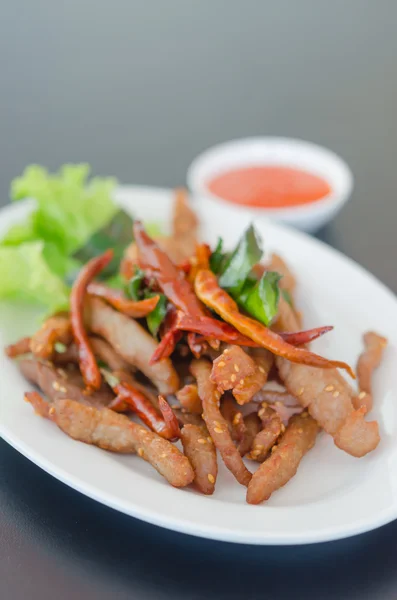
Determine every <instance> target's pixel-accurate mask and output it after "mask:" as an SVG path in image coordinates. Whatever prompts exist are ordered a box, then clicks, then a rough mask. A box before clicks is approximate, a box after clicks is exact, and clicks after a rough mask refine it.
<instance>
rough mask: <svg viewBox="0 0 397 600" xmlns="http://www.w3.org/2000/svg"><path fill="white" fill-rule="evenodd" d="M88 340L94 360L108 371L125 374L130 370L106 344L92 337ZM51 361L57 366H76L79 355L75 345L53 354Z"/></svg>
mask: <svg viewBox="0 0 397 600" xmlns="http://www.w3.org/2000/svg"><path fill="white" fill-rule="evenodd" d="M89 340H90V344H91V347H92V350H93V352H94V354H95V356H96V358H97V359H99V360H101V361H102V362H104V363H105V364H106V365H107V366H108V367H109V369H111V370H112V371H127V372H128V371H129V370H131V365H129V364H128V363H127V361H125V360H124V359H123V358H122V357H121V356H119V355H118V354H117V352H116V351H115V350H114V349H113V348H112V346H111V345H110V344H108V342H106V341H105V340H102V339H101V338H99V337H94V336H89ZM52 360H53V362H54V363H55V364H57V365H67V364H68V363H74V364H78V362H79V353H78V349H77V346H76V344H70V346H68V347H67V348H66V350H65V351H64V352H54V356H53V358H52Z"/></svg>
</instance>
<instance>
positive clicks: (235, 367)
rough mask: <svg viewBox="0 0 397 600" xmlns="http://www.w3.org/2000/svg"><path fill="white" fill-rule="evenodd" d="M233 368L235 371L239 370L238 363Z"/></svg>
mask: <svg viewBox="0 0 397 600" xmlns="http://www.w3.org/2000/svg"><path fill="white" fill-rule="evenodd" d="M234 370H235V371H236V373H238V372H239V370H240V367H239V366H238V365H234Z"/></svg>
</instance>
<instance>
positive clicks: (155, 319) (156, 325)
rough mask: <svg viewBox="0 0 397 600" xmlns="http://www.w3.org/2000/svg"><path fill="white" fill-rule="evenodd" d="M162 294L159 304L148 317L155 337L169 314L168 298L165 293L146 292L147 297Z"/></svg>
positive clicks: (149, 326)
mask: <svg viewBox="0 0 397 600" xmlns="http://www.w3.org/2000/svg"><path fill="white" fill-rule="evenodd" d="M157 295H159V296H160V299H159V301H158V302H157V306H156V308H155V309H154V310H152V312H151V313H149V314H148V316H147V317H146V323H147V326H148V328H149V331H150V333H151V334H152V335H153V337H156V336H157V334H158V331H159V329H160V325H161V323H162V322H163V320H164V318H165V315H166V314H167V304H168V302H167V298H166V297H165V296H164V294H155V293H154V292H145V298H152V297H153V296H157Z"/></svg>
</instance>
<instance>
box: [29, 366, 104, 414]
mask: <svg viewBox="0 0 397 600" xmlns="http://www.w3.org/2000/svg"><path fill="white" fill-rule="evenodd" d="M18 366H19V368H20V370H21V372H22V374H23V375H24V377H26V379H27V380H28V381H30V382H31V383H33V384H34V385H37V386H38V387H39V388H40V389H41V391H42V392H43V393H44V394H45V395H46V396H47V398H49V399H50V400H52V401H54V400H59V399H62V398H69V399H71V400H76V401H77V402H80V403H83V404H86V405H88V406H95V407H97V408H103V407H104V406H108V404H110V402H111V401H112V400H113V398H114V394H113V392H112V391H111V390H110V389H109V388H108V387H107V386H106V385H103V386H102V387H101V389H100V390H98V391H96V392H92V393H91V394H87V393H86V390H85V385H84V381H83V378H82V376H81V374H80V373H79V372H78V371H64V370H63V369H59V368H56V367H55V366H54V365H52V364H51V363H43V362H40V361H38V360H36V359H33V358H32V359H23V360H21V361H19V363H18Z"/></svg>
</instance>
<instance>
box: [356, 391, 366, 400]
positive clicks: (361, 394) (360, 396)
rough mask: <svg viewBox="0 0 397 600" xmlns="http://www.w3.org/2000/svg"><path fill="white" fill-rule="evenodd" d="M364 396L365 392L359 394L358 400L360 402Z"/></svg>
mask: <svg viewBox="0 0 397 600" xmlns="http://www.w3.org/2000/svg"><path fill="white" fill-rule="evenodd" d="M366 395H367V392H360V393H359V395H358V397H359V398H360V400H362V399H363V398H365V396H366Z"/></svg>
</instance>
